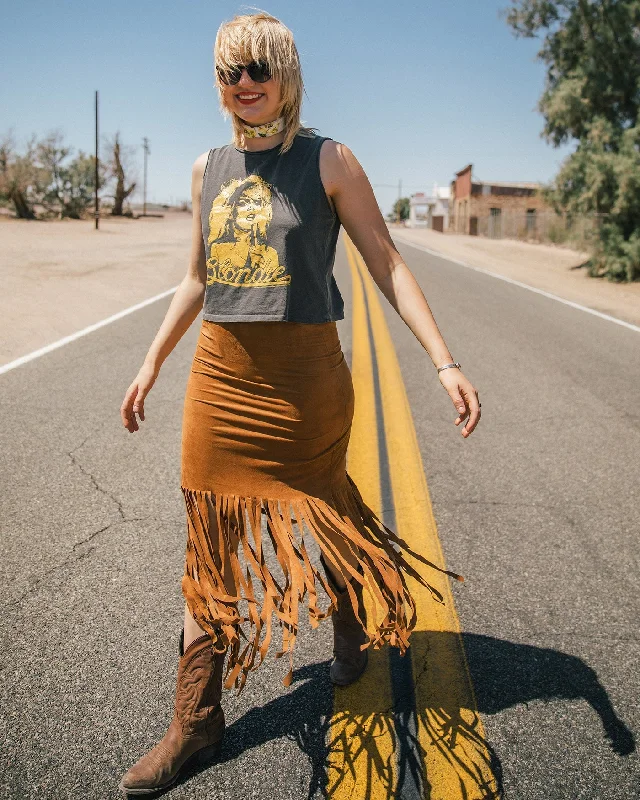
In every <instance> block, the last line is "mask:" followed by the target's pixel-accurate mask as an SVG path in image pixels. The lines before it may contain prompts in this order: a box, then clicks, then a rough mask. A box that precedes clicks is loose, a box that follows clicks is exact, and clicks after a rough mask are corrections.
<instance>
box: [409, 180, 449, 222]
mask: <svg viewBox="0 0 640 800" xmlns="http://www.w3.org/2000/svg"><path fill="white" fill-rule="evenodd" d="M449 197H450V187H449V186H438V184H437V183H434V184H433V191H432V193H431V194H430V195H426V194H425V193H424V192H416V194H413V195H411V197H410V198H409V219H408V220H407V221H406V223H405V225H406V226H407V227H408V228H433V230H437V231H440V232H442V231H446V230H447V228H448V227H449Z"/></svg>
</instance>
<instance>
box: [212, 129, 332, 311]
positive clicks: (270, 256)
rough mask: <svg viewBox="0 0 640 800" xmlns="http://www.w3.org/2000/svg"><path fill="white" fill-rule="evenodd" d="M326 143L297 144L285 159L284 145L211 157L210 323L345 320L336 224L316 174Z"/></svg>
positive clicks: (318, 139) (225, 150)
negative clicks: (337, 267) (337, 275)
mask: <svg viewBox="0 0 640 800" xmlns="http://www.w3.org/2000/svg"><path fill="white" fill-rule="evenodd" d="M328 138H330V137H328V136H326V137H325V136H317V135H314V136H303V135H301V134H298V135H297V136H296V137H295V139H294V141H293V144H292V146H291V149H290V150H288V151H287V152H286V153H284V154H282V155H280V145H276V147H272V148H269V149H268V150H262V151H260V152H250V151H247V150H241V149H239V148H237V147H235V146H234V145H233V144H227V145H224V146H223V147H219V148H215V149H213V150H210V151H209V157H208V159H207V166H206V168H205V172H204V175H203V179H202V201H201V221H202V236H203V240H204V249H205V253H206V256H207V285H206V289H205V297H204V307H203V318H204V319H205V320H211V321H214V322H222V321H227V322H241V321H252V320H256V321H257V320H274V321H288V322H329V321H331V320H338V319H344V303H343V300H342V296H341V294H340V290H339V289H338V286H337V284H336V281H335V278H334V277H333V265H334V260H335V252H336V243H337V240H338V234H339V232H340V219H339V217H338V215H337V214H336V213H335V211H334V210H333V209H332V207H331V205H330V204H329V201H328V199H327V196H326V194H325V191H324V187H323V184H322V181H321V179H320V169H319V163H320V147H321V145H322V142H323V141H324V140H325V139H328Z"/></svg>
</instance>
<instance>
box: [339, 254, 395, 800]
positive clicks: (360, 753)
mask: <svg viewBox="0 0 640 800" xmlns="http://www.w3.org/2000/svg"><path fill="white" fill-rule="evenodd" d="M347 257H348V259H349V264H350V268H351V275H352V279H353V280H352V284H353V338H352V358H351V362H352V363H351V374H352V377H353V385H354V390H355V410H354V415H353V424H352V428H351V438H350V440H349V450H348V454H347V457H348V471H349V474H350V475H351V477H352V478H353V480H354V481H355V482H356V484H357V486H358V488H359V490H360V492H361V493H362V495H363V497H366V501H367V504H368V505H369V506H370V507H371V508H372V509H373V511H374V512H375V513H376V514H379V512H380V511H381V508H382V496H381V489H380V463H379V447H378V437H377V430H378V427H377V418H376V403H375V397H374V384H373V361H372V353H371V347H370V345H369V333H368V329H367V311H366V306H365V299H364V294H363V291H362V282H361V281H360V279H359V278H358V268H357V266H356V263H355V260H354V258H353V254H352V253H351V252H350V251H349V250H347ZM365 608H366V612H367V615H368V616H369V618H371V615H373V614H374V609H373V608H372V607H371V601H370V598H369V597H368V594H367V593H365ZM327 749H328V758H327V769H328V776H327V777H328V784H327V795H328V797H330V798H331V800H345V798H352V800H353V799H354V798H355V800H364V798H367V800H369V798H371V800H388V799H389V798H393V797H394V796H395V785H396V772H397V770H396V740H395V733H394V728H393V692H392V688H391V675H390V672H389V659H388V653H387V650H386V649H383V650H374V649H373V648H369V664H368V666H367V669H366V672H365V673H364V675H363V676H362V677H361V678H360V679H359V680H358V681H356V683H354V684H352V685H351V686H345V687H341V688H336V689H335V691H334V701H333V717H332V719H331V721H330V725H329V734H328V739H327Z"/></svg>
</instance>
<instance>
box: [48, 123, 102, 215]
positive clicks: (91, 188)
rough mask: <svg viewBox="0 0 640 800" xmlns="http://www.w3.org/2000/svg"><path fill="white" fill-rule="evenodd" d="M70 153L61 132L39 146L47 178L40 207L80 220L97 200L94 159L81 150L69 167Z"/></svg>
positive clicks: (54, 133)
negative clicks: (95, 195)
mask: <svg viewBox="0 0 640 800" xmlns="http://www.w3.org/2000/svg"><path fill="white" fill-rule="evenodd" d="M71 152H72V148H71V147H68V146H66V145H65V144H64V141H63V136H62V133H60V132H59V131H54V132H53V133H50V134H49V135H48V136H47V137H45V139H43V140H42V141H41V142H40V143H39V144H38V146H37V154H38V160H39V162H40V164H41V165H42V167H43V169H44V171H45V174H46V175H47V181H46V185H45V186H43V187H42V190H43V191H42V199H41V203H42V205H43V206H44V207H45V208H46V209H47V210H48V211H49V212H57V213H58V214H59V216H60V217H61V218H64V217H68V218H70V219H81V218H82V217H83V215H84V213H85V212H86V210H87V208H88V207H89V206H90V205H91V204H92V203H93V199H94V194H95V157H94V156H89V155H86V154H85V153H84V152H83V151H82V150H80V151H79V152H78V155H77V156H76V157H75V158H74V159H72V160H71V161H69V162H68V163H67V159H68V157H69V155H70V154H71ZM101 185H102V182H100V186H101ZM98 188H100V187H98Z"/></svg>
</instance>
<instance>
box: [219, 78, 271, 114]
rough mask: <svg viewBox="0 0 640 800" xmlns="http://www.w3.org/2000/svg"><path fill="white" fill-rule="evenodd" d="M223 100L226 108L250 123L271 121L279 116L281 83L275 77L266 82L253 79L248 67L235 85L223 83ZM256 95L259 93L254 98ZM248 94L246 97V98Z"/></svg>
mask: <svg viewBox="0 0 640 800" xmlns="http://www.w3.org/2000/svg"><path fill="white" fill-rule="evenodd" d="M221 88H222V101H223V103H224V105H225V106H226V108H228V109H229V110H230V111H233V112H234V113H236V114H237V115H238V116H239V117H240V118H241V119H243V120H244V121H245V122H246V123H248V124H249V125H261V124H262V123H263V122H271V120H273V119H275V118H276V117H277V116H278V113H279V111H278V105H279V103H280V84H279V83H278V81H276V79H275V78H269V80H268V81H265V83H256V82H255V81H252V80H251V78H250V77H249V74H248V72H247V70H246V69H243V70H242V77H241V78H240V80H239V81H238V83H236V84H235V85H233V86H225V85H224V84H221ZM254 95H258V97H256V98H255V99H254ZM245 96H246V99H244V98H245Z"/></svg>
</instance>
